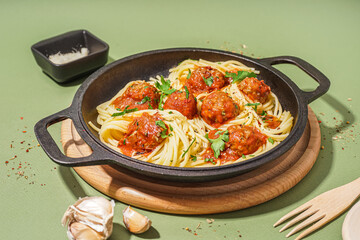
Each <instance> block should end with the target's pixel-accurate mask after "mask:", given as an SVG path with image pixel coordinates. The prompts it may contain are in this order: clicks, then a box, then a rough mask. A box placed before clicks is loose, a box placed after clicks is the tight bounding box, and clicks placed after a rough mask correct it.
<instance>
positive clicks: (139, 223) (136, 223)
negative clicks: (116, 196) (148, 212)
mask: <svg viewBox="0 0 360 240" xmlns="http://www.w3.org/2000/svg"><path fill="white" fill-rule="evenodd" d="M123 220H124V224H125V226H126V228H127V229H128V230H129V231H130V232H132V233H135V234H139V233H143V232H146V231H147V230H148V229H149V228H150V227H151V221H150V219H149V218H148V217H146V216H144V215H142V214H140V213H138V212H136V211H135V210H134V209H132V208H131V207H130V206H128V207H127V208H125V209H124V211H123Z"/></svg>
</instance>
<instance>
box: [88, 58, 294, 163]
mask: <svg viewBox="0 0 360 240" xmlns="http://www.w3.org/2000/svg"><path fill="white" fill-rule="evenodd" d="M169 72H170V74H169V76H168V77H167V78H164V77H163V76H156V77H152V78H150V79H149V81H148V82H146V81H144V80H137V81H132V82H129V83H128V84H127V85H126V86H125V87H124V88H123V89H121V90H120V91H119V92H118V93H117V94H116V95H115V96H114V97H113V98H112V99H110V100H109V101H107V102H105V103H102V104H100V105H99V106H98V107H97V111H98V117H97V124H98V125H99V126H100V128H98V127H97V126H95V124H93V123H91V122H90V123H89V124H90V126H92V127H93V128H94V129H95V130H96V131H98V133H99V137H100V140H101V141H102V142H103V143H105V144H106V145H107V146H109V147H110V148H113V149H115V150H116V151H119V152H121V153H123V154H125V155H127V156H131V157H133V158H136V159H139V160H142V161H146V162H151V163H154V164H160V165H166V166H176V167H209V166H220V165H226V164H232V163H236V162H240V161H244V160H246V159H249V158H252V157H255V156H258V155H260V154H262V153H264V152H266V151H268V150H270V149H272V148H274V147H275V146H276V145H278V144H279V143H280V142H281V141H283V140H284V139H285V138H286V137H287V136H288V135H289V133H290V130H291V128H292V126H293V117H292V116H291V114H290V112H288V111H284V110H283V109H282V106H281V104H280V102H279V101H278V98H277V97H276V95H275V94H274V93H273V92H271V89H270V87H269V86H268V85H266V83H265V81H264V80H259V79H258V78H257V74H259V72H258V71H257V70H256V69H253V68H249V67H247V66H245V65H244V64H242V63H240V62H238V61H233V60H231V61H224V62H210V61H206V60H203V59H200V60H190V59H188V60H185V61H183V62H181V63H180V64H179V65H178V66H176V67H174V68H172V69H170V70H169Z"/></svg>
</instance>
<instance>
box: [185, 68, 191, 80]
mask: <svg viewBox="0 0 360 240" xmlns="http://www.w3.org/2000/svg"><path fill="white" fill-rule="evenodd" d="M190 76H191V70H190V69H189V73H188V75H187V76H186V78H187V79H189V78H190Z"/></svg>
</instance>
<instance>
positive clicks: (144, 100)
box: [136, 96, 151, 105]
mask: <svg viewBox="0 0 360 240" xmlns="http://www.w3.org/2000/svg"><path fill="white" fill-rule="evenodd" d="M147 101H149V102H150V101H151V98H149V97H148V96H145V97H144V98H143V99H142V100H141V102H137V103H136V104H139V105H140V104H144V103H146V102H147Z"/></svg>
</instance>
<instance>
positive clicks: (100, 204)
mask: <svg viewBox="0 0 360 240" xmlns="http://www.w3.org/2000/svg"><path fill="white" fill-rule="evenodd" d="M114 206H115V202H114V201H113V200H111V201H109V200H107V199H105V198H103V197H85V198H80V199H79V200H78V201H76V203H75V204H74V205H71V206H69V207H68V209H67V210H66V212H65V213H64V216H63V218H62V221H61V222H62V225H63V226H65V225H66V224H68V225H69V226H68V228H69V227H70V225H72V224H74V222H79V223H82V224H83V225H86V226H87V227H89V228H91V229H93V230H94V231H95V232H97V233H98V234H100V235H101V236H103V238H101V239H107V238H108V237H109V236H110V235H111V233H112V230H113V216H114ZM75 226H77V225H75ZM69 239H73V238H70V237H69ZM75 239H76V238H75Z"/></svg>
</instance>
